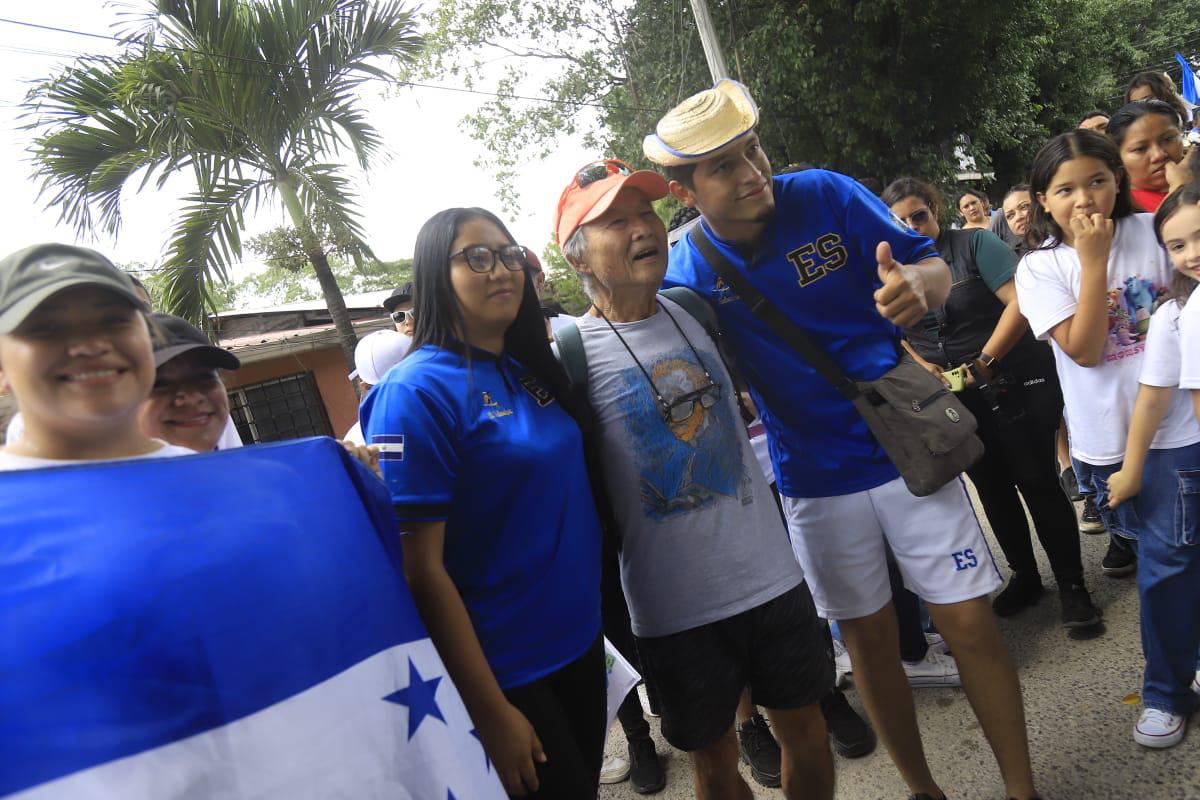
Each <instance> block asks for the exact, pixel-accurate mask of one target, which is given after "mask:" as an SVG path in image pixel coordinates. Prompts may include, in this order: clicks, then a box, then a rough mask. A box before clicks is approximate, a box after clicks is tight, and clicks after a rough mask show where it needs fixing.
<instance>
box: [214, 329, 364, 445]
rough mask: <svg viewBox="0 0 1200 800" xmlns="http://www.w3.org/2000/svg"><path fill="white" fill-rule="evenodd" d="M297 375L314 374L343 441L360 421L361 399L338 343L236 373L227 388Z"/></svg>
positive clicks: (230, 376) (227, 379) (335, 430)
mask: <svg viewBox="0 0 1200 800" xmlns="http://www.w3.org/2000/svg"><path fill="white" fill-rule="evenodd" d="M297 372H311V373H313V378H314V379H315V380H316V383H317V391H319V392H320V393H321V400H322V402H324V404H325V413H326V414H328V415H329V424H330V425H332V426H333V435H334V436H335V437H338V438H341V437H342V436H343V435H345V433H346V431H348V430H349V429H350V426H352V425H353V424H354V423H355V422H356V421H357V420H358V398H357V397H356V396H355V394H354V387H353V386H351V384H350V381H349V379H348V378H347V377H346V375H347V370H346V361H345V359H344V358H343V357H342V350H341V348H340V347H338V346H337V345H336V344H335V345H332V346H330V347H325V348H322V349H320V350H307V351H304V352H300V353H293V354H290V355H286V356H280V357H278V358H271V359H266V360H264V361H256V362H255V363H253V364H247V365H245V366H244V367H242V368H241V369H239V370H238V371H237V372H235V373H226V374H225V385H226V386H227V387H228V388H230V389H232V388H235V387H237V386H245V385H247V384H251V383H258V382H259V381H266V380H270V379H272V378H282V377H284V376H287V375H295V374H296V373H297Z"/></svg>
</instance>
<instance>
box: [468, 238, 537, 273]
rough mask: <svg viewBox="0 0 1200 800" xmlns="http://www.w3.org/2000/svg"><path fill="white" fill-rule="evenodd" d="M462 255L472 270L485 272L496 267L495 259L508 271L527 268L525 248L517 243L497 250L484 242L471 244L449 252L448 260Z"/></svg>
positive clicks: (518, 270) (527, 260) (527, 261)
mask: <svg viewBox="0 0 1200 800" xmlns="http://www.w3.org/2000/svg"><path fill="white" fill-rule="evenodd" d="M459 256H463V257H464V258H465V259H466V261H467V266H468V267H470V268H471V271H472V272H478V273H481V274H486V273H488V272H491V271H492V270H493V269H495V268H496V261H497V260H499V261H500V262H501V263H502V264H504V268H505V269H507V270H508V271H509V272H520V271H521V270H524V269H528V268H529V259H528V257H526V255H525V248H524V247H522V246H521V245H519V244H508V245H505V246H504V247H501V248H500V249H499V250H493V249H492V248H490V247H488V246H487V245H484V244H473V245H471V246H470V247H464V248H463V249H462V250H458V251H456V252H453V253H451V254H450V260H451V261H453V260H454V259H456V258H458V257H459Z"/></svg>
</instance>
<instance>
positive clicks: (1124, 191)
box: [1028, 123, 1133, 250]
mask: <svg viewBox="0 0 1200 800" xmlns="http://www.w3.org/2000/svg"><path fill="white" fill-rule="evenodd" d="M1110 124H1111V123H1110ZM1076 158H1094V159H1097V160H1098V161H1101V162H1103V163H1104V165H1105V166H1107V167H1108V168H1109V169H1110V170H1112V173H1113V176H1114V177H1115V178H1116V179H1117V202H1116V204H1115V205H1113V210H1112V215H1111V219H1112V220H1113V221H1116V220H1119V219H1123V218H1124V217H1128V216H1129V215H1130V214H1132V213H1133V200H1132V199H1131V198H1130V196H1129V176H1128V175H1127V174H1125V169H1124V167H1122V165H1121V154H1120V153H1118V152H1117V146H1116V145H1115V144H1113V142H1112V140H1110V139H1109V138H1108V137H1106V136H1103V135H1101V134H1099V133H1096V132H1095V131H1088V130H1079V129H1075V130H1073V131H1067V132H1066V133H1060V134H1059V135H1058V136H1055V137H1054V138H1053V139H1051V140H1050V141H1048V142H1046V143H1045V144H1044V145H1042V149H1041V150H1038V152H1037V155H1036V156H1034V157H1033V165H1032V166H1030V168H1029V194H1030V195H1031V197H1030V199H1031V200H1033V208H1032V209H1030V214H1029V236H1028V240H1029V241H1030V242H1036V243H1037V247H1036V249H1038V250H1048V249H1050V248H1053V247H1057V246H1058V245H1059V243H1060V242H1062V236H1063V232H1062V228H1060V227H1059V226H1058V223H1057V222H1055V221H1054V218H1053V217H1051V216H1050V213H1049V212H1048V211H1046V209H1045V208H1044V207H1043V206H1042V204H1041V201H1040V200H1038V195H1044V194H1045V193H1046V190H1047V189H1048V188H1050V182H1051V181H1052V180H1054V176H1055V174H1056V173H1057V172H1058V168H1059V167H1061V166H1062V165H1063V164H1064V163H1066V162H1068V161H1071V160H1073V159H1076Z"/></svg>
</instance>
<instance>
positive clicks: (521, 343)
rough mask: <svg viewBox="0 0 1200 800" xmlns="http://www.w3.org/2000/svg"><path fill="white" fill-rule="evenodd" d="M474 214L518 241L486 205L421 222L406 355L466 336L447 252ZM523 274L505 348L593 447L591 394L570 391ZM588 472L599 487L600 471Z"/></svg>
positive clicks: (527, 277) (442, 213)
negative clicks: (413, 319)
mask: <svg viewBox="0 0 1200 800" xmlns="http://www.w3.org/2000/svg"><path fill="white" fill-rule="evenodd" d="M472 219H482V220H486V221H488V222H491V223H492V224H493V225H495V226H496V227H497V228H499V229H500V232H501V233H503V234H504V237H505V238H506V239H508V241H510V242H512V243H513V244H516V240H514V239H513V236H512V234H511V233H509V231H508V227H507V226H506V225H505V224H504V223H503V222H501V221H500V218H499V217H497V216H496V215H495V214H493V213H492V212H490V211H487V210H485V209H482V208H448V209H446V210H445V211H439V212H438V213H437V214H434V215H433V216H432V217H430V218H429V219H428V220H427V221H426V222H425V224H424V225H422V226H421V230H420V232H419V233H417V240H416V244H415V245H414V247H413V265H412V270H413V301H414V303H413V308H414V309H416V312H417V320H416V324H415V325H414V326H413V337H412V340H413V341H412V346H411V347H410V348H409V350H408V355H412V354H413V353H415V352H417V350H419V349H420V348H421V347H423V346H424V345H427V344H432V345H434V346H436V347H443V348H444V347H447V346H453V343H454V342H455V341H457V340H459V339H460V337H461V336H462V333H460V332H464V331H465V329H466V322H465V320H464V319H463V315H462V309H461V308H460V307H459V303H458V297H457V296H456V295H455V293H454V286H453V285H452V284H451V282H450V261H449V256H450V248H451V247H453V245H454V240H455V239H456V238H458V231H459V228H461V227H462V225H463V223H465V222H468V221H470V220H472ZM498 268H500V269H503V267H498ZM523 275H524V280H525V291H524V293H523V295H522V297H521V305H520V307H519V308H518V309H517V316H516V318H515V319H514V320H513V322H512V324H511V325H509V326H508V330H507V331H506V332H505V334H504V349H505V352H507V353H508V354H509V355H510V356H512V357H513V358H514V359H516V360H517V361H518V362H519V363H520V364H521V365H522V366H523V367H524V368H525V370H526V371H527V372H528V373H529V374H530V375H532V376H534V377H535V378H537V380H538V382H539V383H541V385H542V386H543V387H544V388H546V389H547V390H548V391H549V392H550V394H552V395H553V396H554V399H555V400H557V401H558V403H559V405H561V406H562V408H563V410H564V411H566V412H567V413H568V414H570V415H571V416H572V417H573V418H574V419H575V422H576V423H577V424H578V425H579V427H580V429H581V430H582V431H583V433H584V439H585V448H587V449H589V450H591V449H592V448H593V447H594V446H595V445H594V444H592V442H594V440H595V437H596V434H597V429H596V424H595V417H594V416H593V414H592V411H591V408H590V406H589V405H588V402H587V398H586V397H581V396H580V393H578V392H574V391H572V390H571V385H570V382H569V381H568V379H567V373H566V372H565V371H564V370H563V368H562V365H561V364H559V363H558V359H556V358H555V357H554V353H553V352H551V350H550V342H549V341H548V340H547V339H546V319H545V317H544V316H543V315H542V308H541V303H540V301H539V300H538V296H537V292H536V291H535V290H534V288H533V273H532V272H531V271H530V270H529V269H525V270H524V271H523ZM466 353H467V359H468V361H469V360H470V350H469V349H468V350H466ZM406 357H407V356H406ZM587 460H588V462H589V463H588V471H589V473H591V472H592V470H593V466H592V462H595V463H596V464H599V461H598V459H596V458H594V457H591V456H590V454H589V458H588V459H587ZM597 468H598V467H597ZM590 477H591V478H592V486H593V490H595V487H596V485H597V484H596V480H597V477H598V476H597V475H590ZM601 485H602V484H601ZM598 504H599V503H598ZM602 516H603V513H602Z"/></svg>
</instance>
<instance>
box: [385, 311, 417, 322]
mask: <svg viewBox="0 0 1200 800" xmlns="http://www.w3.org/2000/svg"><path fill="white" fill-rule="evenodd" d="M416 316H417V314H416V311H413V310H409V311H393V312H392V313H391V317H392V322H394V323H396V324H397V325H403V324H404V321H405V320H406V319H415V318H416Z"/></svg>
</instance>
